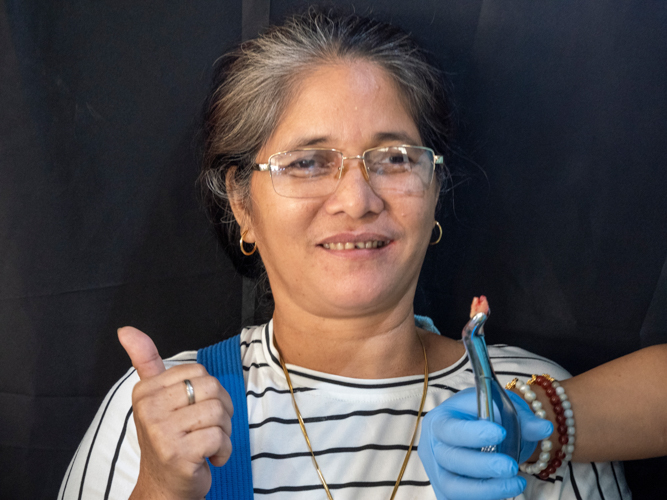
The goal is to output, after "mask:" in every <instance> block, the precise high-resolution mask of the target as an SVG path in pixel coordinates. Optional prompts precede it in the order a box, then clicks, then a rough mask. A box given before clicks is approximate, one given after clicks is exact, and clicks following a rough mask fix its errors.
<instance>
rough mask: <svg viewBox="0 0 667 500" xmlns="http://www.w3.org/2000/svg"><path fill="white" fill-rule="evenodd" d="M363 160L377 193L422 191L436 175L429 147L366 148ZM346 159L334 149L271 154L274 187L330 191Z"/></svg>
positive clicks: (295, 192)
mask: <svg viewBox="0 0 667 500" xmlns="http://www.w3.org/2000/svg"><path fill="white" fill-rule="evenodd" d="M363 160H364V164H365V166H366V169H367V171H368V177H369V182H370V185H371V187H372V188H373V189H374V190H375V191H376V192H378V193H397V194H419V193H422V192H424V190H425V189H426V188H427V187H428V186H429V185H430V183H431V180H432V178H433V166H434V163H433V162H434V156H433V152H432V151H431V150H430V149H428V148H421V147H417V146H395V147H388V148H375V149H371V150H368V151H366V152H365V153H364V157H363ZM343 161H344V157H343V154H342V153H341V152H340V151H335V150H331V149H304V150H297V151H288V152H285V153H278V154H275V155H273V156H271V157H270V158H269V166H270V170H271V179H272V182H273V187H274V189H275V191H276V193H277V194H279V195H281V196H286V197H290V198H314V197H318V196H326V195H329V194H331V193H333V192H334V191H335V190H336V187H337V186H338V182H339V180H340V178H341V177H342V174H341V172H342V165H343ZM362 168H363V167H362Z"/></svg>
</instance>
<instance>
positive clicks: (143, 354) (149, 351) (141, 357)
mask: <svg viewBox="0 0 667 500" xmlns="http://www.w3.org/2000/svg"><path fill="white" fill-rule="evenodd" d="M118 340H119V341H120V343H121V345H122V346H123V349H125V352H127V355H128V356H129V357H130V360H132V366H134V367H135V368H136V369H137V374H138V375H139V378H140V379H145V378H150V377H154V376H155V375H159V374H160V373H162V372H163V371H164V363H163V362H162V358H161V357H160V354H159V353H158V351H157V347H155V344H154V343H153V341H152V340H151V338H150V337H149V336H148V335H146V334H145V333H144V332H142V331H140V330H137V329H136V328H133V327H131V326H126V327H124V328H119V329H118Z"/></svg>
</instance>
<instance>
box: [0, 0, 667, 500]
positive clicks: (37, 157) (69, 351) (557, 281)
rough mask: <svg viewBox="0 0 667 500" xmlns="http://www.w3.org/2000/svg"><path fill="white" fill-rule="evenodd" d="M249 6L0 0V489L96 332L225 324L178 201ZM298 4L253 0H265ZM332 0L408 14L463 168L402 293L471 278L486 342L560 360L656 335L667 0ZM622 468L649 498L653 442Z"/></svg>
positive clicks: (578, 367) (47, 432)
mask: <svg viewBox="0 0 667 500" xmlns="http://www.w3.org/2000/svg"><path fill="white" fill-rule="evenodd" d="M252 3H253V2H249V3H247V4H246V12H245V15H242V9H243V5H242V1H241V0H233V1H232V0H228V1H224V2H220V1H217V2H214V1H209V0H199V1H197V2H182V1H172V0H168V1H166V0H165V1H162V2H159V3H148V2H129V1H126V0H113V1H110V0H101V1H98V2H80V1H74V0H55V1H54V0H49V1H46V0H31V1H20V0H4V1H2V2H0V58H1V60H0V342H1V343H2V347H1V348H0V497H1V498H3V499H15V498H16V499H18V498H40V499H41V498H44V499H46V498H55V497H56V494H57V490H58V487H59V485H60V481H61V479H62V477H63V475H64V472H65V469H66V467H67V464H68V462H69V460H70V458H71V457H72V455H73V453H74V450H75V449H76V446H77V444H78V442H79V440H80V439H81V437H82V435H83V433H84V432H85V430H86V428H87V425H88V424H89V422H90V420H91V418H92V416H93V414H94V412H95V411H96V409H97V407H98V405H99V403H100V401H101V398H102V397H103V395H104V394H105V393H106V391H107V390H108V389H109V387H110V386H111V385H112V383H113V382H114V381H115V380H116V379H117V378H118V377H119V376H120V375H121V374H122V373H123V372H124V371H125V370H126V369H127V368H128V366H129V360H128V359H127V357H126V355H125V354H124V352H123V351H122V349H121V348H120V346H119V345H118V343H117V340H116V334H115V330H116V328H118V327H120V326H123V325H125V324H132V325H134V326H137V327H139V328H141V329H143V330H145V331H146V332H149V333H150V334H151V335H152V336H153V337H154V339H155V341H156V343H157V344H158V347H159V348H160V350H161V352H162V354H163V355H164V356H169V355H173V354H175V353H176V352H178V351H180V350H184V349H196V348H199V347H203V346H205V345H208V344H211V343H213V342H215V341H217V340H219V339H222V338H224V337H226V336H229V335H231V334H233V333H235V332H237V331H238V329H239V327H240V326H241V317H242V308H243V304H242V296H243V294H242V290H243V285H242V279H241V278H240V277H239V276H237V275H235V273H234V271H233V270H232V268H231V265H230V264H229V262H228V261H227V260H226V257H224V255H223V254H222V253H221V252H220V251H219V250H218V249H217V248H216V246H215V242H214V240H213V236H212V233H211V232H210V230H209V228H208V225H207V222H206V219H205V216H204V215H203V213H202V212H201V210H200V209H199V208H198V201H197V194H196V190H195V186H194V181H195V178H196V175H197V168H198V167H197V161H196V158H195V142H196V141H195V136H196V132H197V126H198V124H197V121H198V114H199V110H200V107H201V104H202V101H203V98H204V96H205V94H206V90H207V87H208V84H209V77H210V71H211V67H212V64H213V62H214V61H215V59H216V58H217V57H218V56H219V55H220V54H221V53H222V52H224V51H225V49H226V48H228V47H229V46H230V45H231V44H232V43H235V42H237V41H239V40H240V39H241V36H242V19H243V21H244V22H245V26H246V29H247V27H248V26H252V19H250V21H248V15H250V17H252V11H248V10H247V9H248V5H251V4H252ZM260 3H261V2H260ZM299 5H305V4H304V3H303V2H294V1H276V0H274V1H273V2H271V10H270V17H271V19H272V20H274V21H277V20H279V19H281V18H282V17H283V16H284V15H285V14H286V13H288V12H289V11H291V10H292V9H294V8H295V6H299ZM346 5H347V3H346ZM354 6H355V7H356V9H357V11H361V12H367V11H368V9H371V10H372V12H373V13H375V15H377V16H378V17H380V18H383V19H386V20H390V21H393V22H395V23H397V24H399V25H401V26H403V27H404V28H406V29H407V30H409V31H411V32H412V33H413V34H414V36H415V37H416V38H417V39H418V40H420V41H421V42H422V44H423V45H424V46H425V47H427V48H428V49H429V50H430V51H432V52H433V53H434V55H435V57H436V59H437V60H438V61H439V62H440V63H441V64H442V66H443V68H445V69H446V71H447V72H448V73H449V75H450V77H451V79H452V81H453V85H454V97H455V100H456V102H457V107H458V114H459V145H458V148H459V153H458V154H457V156H456V158H455V164H454V166H455V167H456V168H457V169H458V170H459V171H460V170H462V169H463V170H465V171H466V176H465V177H462V176H460V175H459V176H457V177H456V183H457V187H456V189H454V190H453V191H452V192H451V193H449V194H448V195H447V196H446V197H445V200H443V204H442V210H441V213H440V214H439V220H440V222H441V223H442V225H443V228H444V229H445V237H444V238H443V242H442V243H441V244H440V245H438V246H436V247H432V248H431V249H430V250H429V254H428V256H427V259H426V263H425V267H424V272H423V276H422V280H421V283H420V288H419V290H418V294H417V298H416V310H417V312H418V313H422V314H428V315H430V316H432V317H433V318H434V320H435V322H436V324H437V325H438V326H439V327H441V329H442V330H443V331H444V332H445V333H446V334H447V335H450V336H452V337H458V336H459V335H460V329H461V327H462V326H463V324H464V323H465V320H466V317H467V308H468V305H469V302H470V299H471V297H472V296H473V295H475V294H477V295H479V294H480V293H484V294H486V295H487V296H488V297H489V299H490V301H491V304H492V308H493V316H492V318H491V320H490V323H489V325H488V327H487V336H488V340H489V342H492V343H509V344H517V345H520V346H522V347H525V348H527V349H529V350H532V351H534V352H538V353H540V354H543V355H546V356H549V357H551V358H553V359H555V360H557V361H558V362H560V363H561V364H562V365H563V366H565V367H566V368H567V369H569V370H570V371H572V372H573V373H579V372H581V371H584V370H586V369H588V368H590V367H592V366H595V365H597V364H599V363H602V362H604V361H607V360H609V359H612V358H614V357H617V356H620V355H622V354H625V353H628V352H631V351H633V350H636V349H638V348H639V347H642V346H646V345H651V344H655V343H664V342H667V317H666V316H667V308H666V307H665V306H666V305H667V259H666V258H667V199H666V198H665V192H666V191H667V169H666V168H665V166H666V165H667V140H665V137H667V92H666V91H665V82H666V81H667V29H666V28H667V5H666V4H665V3H664V2H641V3H640V2H630V1H620V0H610V1H608V2H593V1H585V2H577V3H575V2H562V1H558V0H545V1H541V2H527V1H523V2H522V1H506V2H501V1H482V0H477V1H475V0H455V1H454V0H447V1H438V0H430V1H424V2H420V3H416V2H399V1H395V0H391V1H387V2H379V1H376V2H372V1H357V2H354ZM256 8H259V7H256ZM248 22H250V24H247V23H248ZM246 310H247V307H246ZM652 383H660V382H659V381H647V384H649V385H650V384H652ZM626 470H627V472H628V476H629V480H630V482H631V486H632V488H633V491H634V493H635V498H636V499H654V498H655V499H658V498H664V493H663V490H664V487H663V486H662V477H663V475H662V474H664V472H666V471H667V462H666V461H665V459H664V458H663V459H656V460H652V461H643V462H634V463H627V464H626ZM661 473H662V474H661Z"/></svg>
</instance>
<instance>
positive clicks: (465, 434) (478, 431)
mask: <svg viewBox="0 0 667 500" xmlns="http://www.w3.org/2000/svg"><path fill="white" fill-rule="evenodd" d="M431 426H432V427H431V430H432V434H433V437H434V438H435V439H437V440H439V441H441V442H443V443H447V444H448V445H451V446H462V447H466V448H482V447H483V446H492V445H494V444H499V443H500V442H502V440H503V439H505V435H506V434H507V432H506V431H505V429H503V428H502V427H501V426H500V425H498V424H496V423H493V422H489V421H488V420H468V419H465V418H464V419H461V418H455V417H452V416H450V417H448V418H447V419H443V421H441V422H438V419H434V420H433V422H432V423H431Z"/></svg>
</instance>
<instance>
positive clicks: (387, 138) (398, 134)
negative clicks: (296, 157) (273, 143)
mask: <svg viewBox="0 0 667 500" xmlns="http://www.w3.org/2000/svg"><path fill="white" fill-rule="evenodd" d="M328 142H331V137H330V136H316V137H301V138H298V139H296V140H295V141H293V142H291V143H290V144H289V145H288V146H287V147H288V150H293V149H299V148H311V147H315V146H321V145H322V144H326V143H328ZM384 142H400V143H401V144H410V145H414V146H418V145H420V144H421V141H419V140H417V138H415V137H413V136H411V135H410V134H408V133H407V132H403V131H391V132H378V133H377V134H375V135H374V136H373V144H374V145H376V146H377V145H380V144H382V143H384ZM372 147H375V146H372Z"/></svg>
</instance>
